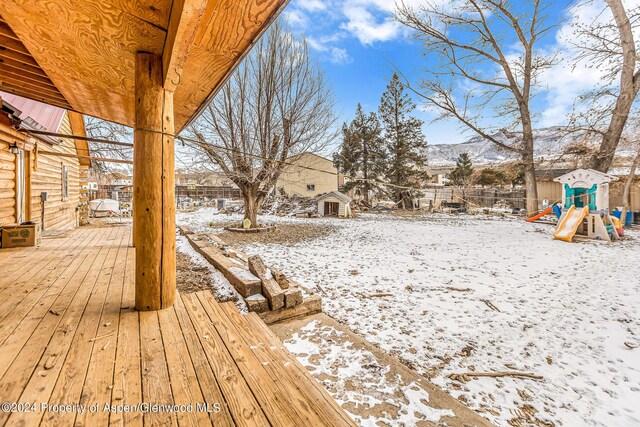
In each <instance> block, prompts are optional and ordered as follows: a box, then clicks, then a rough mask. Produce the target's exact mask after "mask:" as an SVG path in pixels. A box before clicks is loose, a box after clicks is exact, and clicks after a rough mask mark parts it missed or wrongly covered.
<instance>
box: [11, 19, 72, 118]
mask: <svg viewBox="0 0 640 427" xmlns="http://www.w3.org/2000/svg"><path fill="white" fill-rule="evenodd" d="M0 90H3V91H5V92H8V93H12V94H14V95H19V96H24V97H26V98H31V99H34V100H36V101H40V102H44V103H46V104H51V105H55V106H57V107H61V108H64V109H71V105H69V102H68V101H67V100H66V98H65V97H64V96H63V95H62V93H60V91H59V90H58V88H57V87H56V86H55V85H54V84H53V82H51V80H50V79H49V76H48V75H47V73H46V72H45V71H44V70H43V69H42V68H41V67H40V65H38V62H37V61H36V60H35V59H34V58H33V56H31V54H30V53H29V50H28V49H27V48H26V47H25V45H24V44H23V43H22V42H21V41H20V39H19V38H18V36H17V35H16V34H15V33H14V32H13V30H12V29H11V27H9V24H7V22H6V21H5V20H4V19H3V18H2V17H1V16H0Z"/></svg>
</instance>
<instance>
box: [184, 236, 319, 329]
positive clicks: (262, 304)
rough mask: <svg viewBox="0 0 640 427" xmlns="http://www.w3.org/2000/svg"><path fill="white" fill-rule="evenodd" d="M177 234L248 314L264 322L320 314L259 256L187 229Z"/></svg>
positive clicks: (296, 287) (315, 303) (314, 303)
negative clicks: (219, 276) (231, 290)
mask: <svg viewBox="0 0 640 427" xmlns="http://www.w3.org/2000/svg"><path fill="white" fill-rule="evenodd" d="M180 231H181V233H182V234H183V235H184V236H185V237H186V238H187V240H188V241H189V243H190V244H191V246H192V247H193V248H194V249H195V250H196V251H197V252H199V253H200V254H201V255H202V256H203V257H204V258H205V259H206V260H207V261H208V262H209V263H210V264H211V265H213V266H214V267H215V268H216V269H218V270H219V271H220V272H221V273H222V274H223V275H224V276H225V278H226V279H227V280H229V283H231V284H232V285H233V287H234V288H235V289H236V290H237V291H238V293H239V294H240V295H241V296H242V297H243V298H244V300H245V302H246V304H247V308H248V309H249V311H254V312H256V313H258V314H260V315H261V317H263V319H264V320H265V322H267V323H273V322H276V321H279V320H284V319H288V318H291V317H297V316H301V315H306V314H312V313H316V312H319V311H321V301H320V298H319V297H317V296H309V297H307V298H303V295H302V288H301V287H300V285H298V284H297V283H296V282H295V281H293V280H291V278H289V277H287V276H286V275H285V274H284V273H282V272H281V271H279V270H278V269H276V268H273V267H267V266H266V265H265V263H264V261H263V260H262V258H261V257H260V256H258V255H254V256H247V255H246V254H244V253H242V252H240V251H237V250H235V249H234V248H232V247H230V246H229V245H227V244H226V243H224V242H223V241H222V240H221V239H220V238H219V237H218V236H216V235H214V234H211V233H201V234H196V233H194V232H193V231H191V230H190V229H189V228H187V227H180Z"/></svg>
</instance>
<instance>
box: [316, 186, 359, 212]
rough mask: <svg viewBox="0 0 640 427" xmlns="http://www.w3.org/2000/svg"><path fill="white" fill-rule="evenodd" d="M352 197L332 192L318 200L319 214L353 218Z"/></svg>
mask: <svg viewBox="0 0 640 427" xmlns="http://www.w3.org/2000/svg"><path fill="white" fill-rule="evenodd" d="M350 203H351V197H349V196H347V195H346V194H343V193H341V192H339V191H332V192H330V193H327V194H325V195H323V196H320V197H319V198H318V214H319V215H320V216H337V217H339V218H351V216H352V212H351V206H350Z"/></svg>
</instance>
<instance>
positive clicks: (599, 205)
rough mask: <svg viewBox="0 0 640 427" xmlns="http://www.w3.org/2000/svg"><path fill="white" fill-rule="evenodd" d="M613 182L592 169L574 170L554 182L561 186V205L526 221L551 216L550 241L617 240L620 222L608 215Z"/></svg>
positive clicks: (612, 179)
mask: <svg viewBox="0 0 640 427" xmlns="http://www.w3.org/2000/svg"><path fill="white" fill-rule="evenodd" d="M616 179H617V178H615V177H613V176H611V175H607V174H605V173H602V172H598V171H596V170H593V169H578V170H575V171H573V172H570V173H567V174H565V175H562V176H559V177H558V178H555V179H554V181H555V182H558V183H560V184H562V204H555V205H554V206H551V207H549V208H548V209H546V210H544V211H543V212H541V213H540V214H538V215H536V216H534V217H531V218H529V219H528V221H535V220H537V219H539V218H540V217H542V216H544V215H546V214H549V213H552V212H553V213H555V214H556V215H557V216H558V218H559V219H558V226H557V228H556V230H555V232H554V233H553V237H554V239H557V240H564V241H566V242H571V241H573V238H574V237H575V236H576V235H579V236H582V237H586V238H589V239H596V240H605V241H607V242H611V241H615V240H619V239H620V237H621V236H622V234H623V229H622V222H621V221H620V220H619V219H618V218H616V217H614V216H612V215H610V213H609V183H610V182H612V181H615V180H616Z"/></svg>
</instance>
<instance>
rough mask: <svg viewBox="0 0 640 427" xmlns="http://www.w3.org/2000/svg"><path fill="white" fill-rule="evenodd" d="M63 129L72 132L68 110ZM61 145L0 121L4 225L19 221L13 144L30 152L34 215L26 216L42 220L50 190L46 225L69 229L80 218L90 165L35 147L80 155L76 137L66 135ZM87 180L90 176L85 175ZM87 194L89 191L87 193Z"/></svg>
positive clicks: (0, 195) (0, 220) (1, 218)
mask: <svg viewBox="0 0 640 427" xmlns="http://www.w3.org/2000/svg"><path fill="white" fill-rule="evenodd" d="M58 132H59V133H65V134H71V126H70V124H69V118H68V115H67V114H65V115H64V117H63V119H62V122H61V125H60V128H59V130H58ZM61 141H62V142H61V143H60V144H57V145H51V144H47V143H45V142H42V141H36V140H35V139H34V138H31V137H27V136H26V135H25V134H24V133H22V132H18V131H16V130H15V129H14V128H12V127H11V126H8V125H7V124H5V123H2V122H0V225H5V224H15V223H16V178H17V177H16V166H17V165H16V155H15V154H13V153H11V152H10V150H9V147H10V146H11V145H17V146H19V147H20V148H23V149H24V150H25V151H27V152H28V155H27V158H28V162H29V165H28V166H27V168H28V169H26V170H25V174H26V176H27V181H28V182H27V184H26V185H27V188H28V189H30V193H31V200H30V202H31V203H30V218H28V217H25V218H24V220H25V221H28V220H31V221H33V222H37V223H40V224H41V223H42V206H43V205H42V201H41V196H40V195H41V193H42V192H46V193H47V201H46V202H44V229H45V230H66V229H70V228H73V227H76V226H77V225H78V222H79V214H78V210H77V208H78V207H79V205H80V204H81V202H82V200H81V197H82V195H81V191H82V190H81V175H83V174H84V176H85V177H86V173H87V170H86V169H87V168H86V167H84V166H82V167H81V166H80V164H79V161H78V159H77V158H72V157H71V158H70V157H58V156H54V155H44V154H38V150H37V149H34V143H37V146H38V149H40V150H46V151H51V152H59V153H66V154H71V155H76V153H77V152H76V147H75V143H74V141H72V140H70V139H62V140H61ZM65 166H66V175H67V186H68V187H67V188H68V191H67V197H63V174H64V169H65ZM85 180H86V178H85ZM84 198H86V194H85V195H84Z"/></svg>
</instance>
